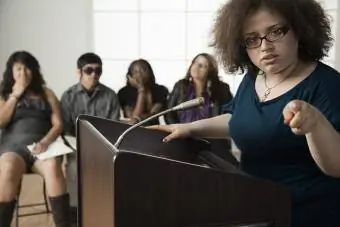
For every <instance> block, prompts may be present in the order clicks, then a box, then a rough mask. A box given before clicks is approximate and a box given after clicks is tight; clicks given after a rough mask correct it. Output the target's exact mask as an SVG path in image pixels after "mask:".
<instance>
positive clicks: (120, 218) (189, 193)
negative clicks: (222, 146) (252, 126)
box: [77, 115, 290, 227]
mask: <svg viewBox="0 0 340 227" xmlns="http://www.w3.org/2000/svg"><path fill="white" fill-rule="evenodd" d="M128 127H129V126H128V125H126V124H123V123H120V122H115V121H110V120H105V119H101V118H97V117H91V116H85V115H83V116H80V117H79V118H78V121H77V147H78V149H77V155H78V156H77V157H78V159H77V160H78V197H79V198H78V201H79V206H78V209H79V214H78V218H79V226H81V227H94V226H103V227H111V226H114V227H130V226H131V227H137V226H146V227H208V226H209V227H212V226H214V227H231V226H234V227H236V226H239V227H241V226H242V227H246V226H247V227H250V226H251V227H265V226H266V227H267V226H275V227H288V226H290V195H289V192H288V191H287V189H285V188H283V187H281V186H280V185H278V184H276V183H273V182H269V181H264V180H260V179H256V178H253V177H251V176H248V175H246V174H243V173H242V172H240V171H238V170H237V169H235V168H233V166H231V165H230V164H228V163H226V162H223V161H221V160H219V159H218V158H217V159H216V160H215V157H214V155H212V156H210V155H209V150H208V149H209V144H208V143H206V142H204V141H201V140H193V139H185V140H177V141H173V142H170V143H168V144H165V143H163V142H162V138H163V137H164V136H165V135H166V133H163V132H158V131H153V130H148V129H145V128H137V129H136V130H134V131H132V132H131V133H130V134H128V135H127V136H126V137H125V139H124V140H123V142H122V144H121V146H120V151H119V152H115V151H114V149H113V144H114V143H115V141H116V139H117V138H118V136H119V135H120V134H121V133H122V132H123V131H124V130H125V129H126V128H128ZM202 157H203V158H202Z"/></svg>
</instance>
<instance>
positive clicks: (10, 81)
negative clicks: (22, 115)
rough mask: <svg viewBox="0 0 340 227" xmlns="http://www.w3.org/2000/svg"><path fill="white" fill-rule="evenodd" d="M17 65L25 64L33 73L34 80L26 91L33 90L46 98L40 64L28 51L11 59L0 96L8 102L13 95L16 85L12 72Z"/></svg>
mask: <svg viewBox="0 0 340 227" xmlns="http://www.w3.org/2000/svg"><path fill="white" fill-rule="evenodd" d="M15 63H22V64H24V65H25V66H26V67H27V68H28V69H29V70H31V72H32V80H31V82H30V84H29V85H28V87H27V89H26V90H31V91H33V92H34V93H36V94H37V95H39V96H41V97H42V98H46V96H45V90H44V85H45V80H44V78H43V75H42V74H41V72H40V64H39V62H38V60H37V59H36V58H35V57H34V56H33V55H32V54H30V53H29V52H27V51H17V52H14V53H13V54H12V55H11V56H10V57H9V59H8V61H7V64H6V69H5V71H4V73H3V78H2V81H1V84H0V96H1V97H3V98H4V99H5V100H6V99H7V98H8V96H9V95H10V94H11V93H12V87H13V85H14V83H15V81H14V78H13V71H12V70H13V65H14V64H15Z"/></svg>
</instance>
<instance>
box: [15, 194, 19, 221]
mask: <svg viewBox="0 0 340 227" xmlns="http://www.w3.org/2000/svg"><path fill="white" fill-rule="evenodd" d="M15 206H16V207H15V209H16V212H15V226H16V227H19V197H18V200H17V202H16V204H15Z"/></svg>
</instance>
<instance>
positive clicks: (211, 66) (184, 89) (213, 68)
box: [180, 53, 221, 101]
mask: <svg viewBox="0 0 340 227" xmlns="http://www.w3.org/2000/svg"><path fill="white" fill-rule="evenodd" d="M200 56H202V57H204V58H205V59H207V60H208V75H207V80H208V81H209V83H210V85H209V87H208V92H209V94H210V99H211V101H216V100H217V99H218V97H219V94H220V91H219V90H220V86H219V85H220V83H221V81H220V78H219V76H218V64H217V61H216V59H215V58H214V57H213V56H211V55H210V54H208V53H200V54H198V55H196V56H195V57H194V58H193V59H192V61H191V64H190V67H189V68H188V71H187V73H186V76H185V78H184V79H182V80H181V89H180V98H181V100H183V101H184V100H186V99H187V98H188V92H189V90H190V89H189V88H190V87H191V86H193V84H192V81H191V80H190V77H191V75H190V70H191V67H192V65H193V64H194V62H195V61H196V59H197V58H198V57H200Z"/></svg>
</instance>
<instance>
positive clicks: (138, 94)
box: [118, 59, 168, 124]
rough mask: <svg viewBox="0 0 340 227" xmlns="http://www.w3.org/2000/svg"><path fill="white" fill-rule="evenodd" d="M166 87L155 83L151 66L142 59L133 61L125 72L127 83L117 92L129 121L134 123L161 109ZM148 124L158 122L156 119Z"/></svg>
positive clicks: (163, 104)
mask: <svg viewBox="0 0 340 227" xmlns="http://www.w3.org/2000/svg"><path fill="white" fill-rule="evenodd" d="M167 96H168V89H167V88H166V87H164V86H162V85H159V84H156V82H155V75H154V73H153V70H152V67H151V65H150V64H149V62H147V61H146V60H144V59H139V60H135V61H133V62H132V63H131V64H130V66H129V69H128V72H127V84H126V86H125V87H123V88H122V89H120V91H119V92H118V98H119V102H120V105H121V107H122V108H123V111H124V117H126V118H129V123H131V124H135V123H137V122H139V121H141V120H143V119H145V118H147V117H149V116H151V115H153V114H156V113H158V112H160V111H161V110H163V108H164V107H165V106H166V102H167ZM148 124H159V121H158V120H157V119H156V120H154V121H151V122H149V123H148Z"/></svg>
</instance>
